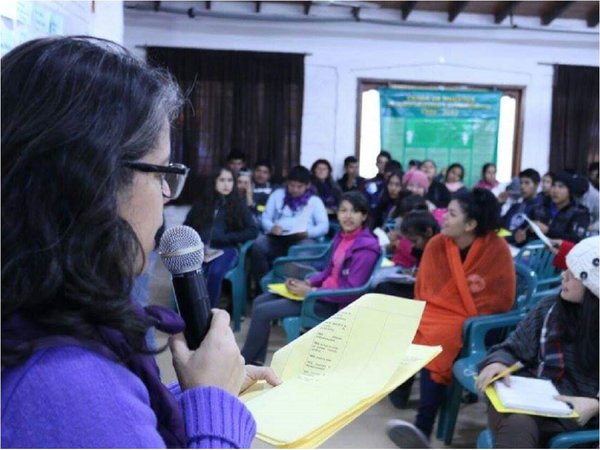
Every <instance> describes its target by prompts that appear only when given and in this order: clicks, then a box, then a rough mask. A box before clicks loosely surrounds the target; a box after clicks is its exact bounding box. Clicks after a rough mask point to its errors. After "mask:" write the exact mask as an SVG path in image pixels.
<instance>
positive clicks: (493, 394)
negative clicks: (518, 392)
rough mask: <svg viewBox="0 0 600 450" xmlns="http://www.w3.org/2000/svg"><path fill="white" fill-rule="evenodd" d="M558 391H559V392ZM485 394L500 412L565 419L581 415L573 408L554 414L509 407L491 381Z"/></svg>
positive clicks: (541, 401)
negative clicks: (569, 411)
mask: <svg viewBox="0 0 600 450" xmlns="http://www.w3.org/2000/svg"><path fill="white" fill-rule="evenodd" d="M516 378H517V377H511V380H512V381H513V383H514V381H515V379H516ZM539 381H548V380H539ZM499 382H500V381H497V383H499ZM557 393H558V392H557ZM485 394H486V395H487V397H488V399H489V400H490V403H491V404H492V406H493V407H494V408H495V409H496V411H498V412H500V413H515V414H527V415H530V416H542V417H560V418H563V419H576V418H577V417H579V414H578V413H577V412H576V411H575V410H572V411H571V413H570V414H568V415H567V414H552V413H547V412H543V411H540V410H537V411H536V410H534V409H531V408H530V409H523V408H508V407H506V406H504V404H503V403H502V400H500V397H499V396H498V392H497V391H496V387H495V383H491V384H489V385H488V387H487V388H486V389H485ZM526 395H527V393H523V396H526ZM539 403H540V405H542V404H543V399H539ZM537 408H540V409H543V406H539V407H536V409H537Z"/></svg>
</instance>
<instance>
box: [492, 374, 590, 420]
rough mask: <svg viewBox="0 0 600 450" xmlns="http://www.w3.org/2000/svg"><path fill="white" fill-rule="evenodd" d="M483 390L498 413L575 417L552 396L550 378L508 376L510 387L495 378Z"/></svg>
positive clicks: (575, 414) (555, 391)
mask: <svg viewBox="0 0 600 450" xmlns="http://www.w3.org/2000/svg"><path fill="white" fill-rule="evenodd" d="M485 393H486V395H487V396H488V398H489V399H490V403H491V404H492V405H493V406H494V408H496V411H498V412H501V413H517V414H528V415H532V416H542V417H562V418H568V419H574V418H577V417H579V414H577V412H575V411H574V410H572V409H571V408H569V406H568V405H567V404H566V403H565V402H561V401H560V400H556V399H555V398H554V396H555V395H558V391H557V390H556V388H555V387H554V385H553V384H552V382H551V381H550V380H542V379H538V378H527V377H519V376H511V377H510V387H508V386H506V385H504V383H503V382H502V381H496V382H494V383H492V384H490V385H489V386H488V387H487V388H486V390H485Z"/></svg>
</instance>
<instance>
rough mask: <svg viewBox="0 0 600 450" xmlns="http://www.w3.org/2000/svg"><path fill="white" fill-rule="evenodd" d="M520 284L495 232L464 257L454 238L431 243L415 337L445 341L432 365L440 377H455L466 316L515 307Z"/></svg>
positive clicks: (420, 281) (418, 290)
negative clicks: (453, 367) (455, 363)
mask: <svg viewBox="0 0 600 450" xmlns="http://www.w3.org/2000/svg"><path fill="white" fill-rule="evenodd" d="M515 287H516V281H515V269H514V263H513V260H512V257H511V255H510V250H509V249H508V245H507V244H506V242H505V241H504V239H501V238H499V237H498V236H496V234H495V233H493V232H491V233H488V234H487V235H486V236H483V237H479V238H476V239H475V241H473V244H472V246H471V248H470V249H469V252H468V254H467V258H466V260H465V262H464V263H463V262H462V261H461V259H460V251H459V248H458V246H457V245H456V244H455V243H454V241H453V240H452V239H450V238H448V237H446V236H444V235H441V234H439V235H437V236H435V237H433V238H432V239H431V240H430V241H429V242H428V243H427V247H426V248H425V252H424V254H423V259H422V260H421V265H420V267H419V271H418V275H417V281H416V284H415V298H416V299H419V300H425V301H427V304H426V305H425V311H424V312H423V318H422V319H421V323H420V325H419V329H418V330H417V335H416V336H415V340H414V342H415V344H422V345H441V346H442V347H443V351H442V353H440V354H439V355H438V356H437V357H436V358H435V359H434V360H433V361H431V362H430V363H429V364H428V365H427V366H426V367H427V368H428V369H429V370H430V371H431V377H432V379H433V380H434V381H435V382H437V383H444V384H449V383H450V381H451V379H452V364H453V362H454V360H455V359H456V357H457V356H458V353H459V352H460V349H461V347H462V337H461V333H462V326H463V322H464V320H465V319H467V318H468V317H471V316H480V315H485V314H492V313H499V312H504V311H508V310H510V309H511V308H512V306H513V303H514V298H515Z"/></svg>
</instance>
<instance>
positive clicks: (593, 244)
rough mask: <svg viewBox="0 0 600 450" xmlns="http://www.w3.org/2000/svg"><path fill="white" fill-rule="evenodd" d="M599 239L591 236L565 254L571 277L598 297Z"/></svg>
mask: <svg viewBox="0 0 600 450" xmlns="http://www.w3.org/2000/svg"><path fill="white" fill-rule="evenodd" d="M599 244H600V238H599V237H598V236H593V237H589V238H586V239H584V240H582V241H581V242H579V244H577V245H576V246H575V247H573V248H572V249H571V251H570V252H569V253H567V267H568V268H569V270H570V271H571V272H572V273H573V276H574V277H575V278H577V279H578V280H579V281H581V282H582V283H583V285H584V286H585V287H586V288H588V289H589V290H590V291H592V294H594V295H595V296H596V297H598V277H599V273H598V265H599V261H598V245H599Z"/></svg>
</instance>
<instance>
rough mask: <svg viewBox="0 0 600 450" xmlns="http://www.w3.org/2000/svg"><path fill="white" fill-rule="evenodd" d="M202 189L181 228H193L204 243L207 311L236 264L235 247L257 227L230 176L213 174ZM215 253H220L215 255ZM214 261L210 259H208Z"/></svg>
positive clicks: (225, 171)
mask: <svg viewBox="0 0 600 450" xmlns="http://www.w3.org/2000/svg"><path fill="white" fill-rule="evenodd" d="M208 181H209V183H210V185H209V186H206V188H205V189H203V191H202V192H203V195H202V198H201V199H200V200H199V201H198V202H196V203H195V204H194V206H192V209H191V210H190V212H189V213H188V215H187V217H186V218H185V222H184V225H189V226H191V227H192V228H194V229H195V230H196V231H197V232H198V233H199V234H200V237H201V238H202V242H204V246H205V252H204V260H205V263H204V264H203V267H202V270H203V271H204V273H205V274H206V290H207V291H208V297H209V298H210V305H211V307H213V308H214V307H215V306H216V305H217V303H218V301H219V298H220V297H221V285H222V284H223V278H225V275H226V274H227V272H229V271H230V270H231V269H233V268H234V267H235V266H236V264H237V262H238V257H239V255H238V245H240V244H243V243H244V242H246V241H248V240H250V239H254V238H255V237H256V236H257V235H258V227H257V226H256V223H255V222H254V218H253V217H252V213H251V212H250V210H249V209H248V207H247V206H246V205H245V204H244V201H243V200H242V198H241V197H240V195H239V193H238V191H237V189H235V187H234V179H233V172H232V171H231V170H230V169H227V168H224V167H223V168H220V169H217V170H216V171H215V173H214V174H213V176H212V178H210V179H209V180H208ZM216 249H219V250H221V251H222V252H223V253H222V254H221V255H220V256H218V257H215V256H216V255H218V254H219V253H221V252H218V253H215V251H216ZM212 258H214V259H212Z"/></svg>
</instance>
